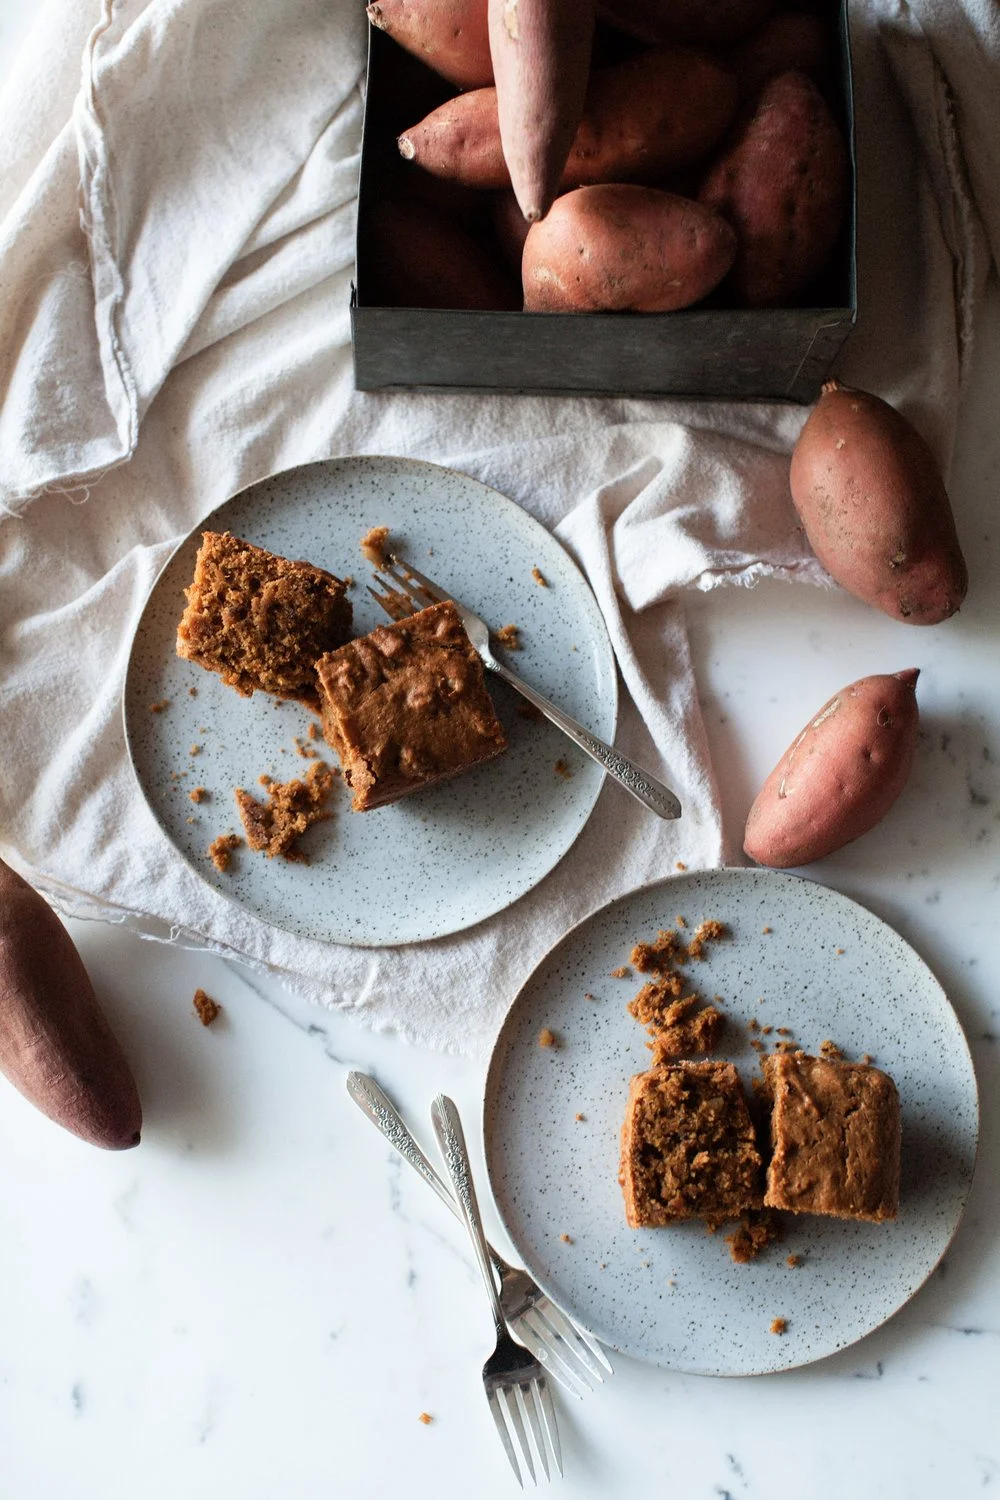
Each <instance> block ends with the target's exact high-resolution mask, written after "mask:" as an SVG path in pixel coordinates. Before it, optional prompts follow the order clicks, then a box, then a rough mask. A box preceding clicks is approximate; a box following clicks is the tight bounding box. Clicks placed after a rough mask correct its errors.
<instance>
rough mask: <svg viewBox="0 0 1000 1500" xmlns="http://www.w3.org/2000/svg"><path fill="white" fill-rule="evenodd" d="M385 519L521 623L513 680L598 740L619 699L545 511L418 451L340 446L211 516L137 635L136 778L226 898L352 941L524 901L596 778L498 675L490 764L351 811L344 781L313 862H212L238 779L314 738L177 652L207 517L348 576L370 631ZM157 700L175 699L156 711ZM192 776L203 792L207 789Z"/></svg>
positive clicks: (283, 766)
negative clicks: (389, 454) (374, 570)
mask: <svg viewBox="0 0 1000 1500" xmlns="http://www.w3.org/2000/svg"><path fill="white" fill-rule="evenodd" d="M376 525H385V526H388V527H389V528H390V530H391V535H392V542H393V544H394V545H395V548H396V550H397V551H399V552H401V553H402V554H403V555H404V556H408V557H409V558H410V559H411V560H412V561H413V563H414V564H415V565H416V566H417V567H419V568H421V569H422V570H423V571H424V572H425V573H427V574H429V576H430V577H432V578H434V579H435V581H436V582H439V583H441V584H442V585H443V586H444V587H445V588H449V589H452V590H453V591H454V593H455V594H456V595H457V597H458V598H459V599H461V600H462V601H463V603H466V604H468V605H469V606H470V607H471V608H473V609H475V610H476V611H477V612H478V613H479V614H481V615H482V616H483V617H484V618H485V619H486V620H488V621H489V622H490V624H491V625H493V626H494V627H500V626H502V625H506V624H509V623H513V624H516V625H518V626H519V627H520V630H521V641H522V646H523V649H522V650H520V651H518V652H517V653H514V654H512V655H511V656H510V658H509V659H510V662H511V665H512V666H513V667H514V669H515V670H516V671H517V672H518V673H519V674H520V675H521V676H523V677H525V678H526V679H527V680H528V681H530V682H531V683H532V684H533V685H534V686H536V687H538V688H540V689H541V691H542V692H543V693H545V694H547V695H548V697H550V698H551V699H553V700H554V701H555V702H556V703H558V704H560V705H561V706H562V707H563V708H565V709H567V710H568V712H569V713H571V714H573V715H574V716H575V717H576V718H577V719H579V720H581V721H582V722H583V723H585V724H587V725H588V727H590V728H592V729H593V730H594V732H595V733H596V734H598V735H600V736H601V737H602V738H603V739H605V740H613V739H614V733H615V721H616V715H617V681H616V675H615V663H614V656H613V653H612V650H611V643H610V640H609V638H608V634H607V630H606V628H605V625H604V621H603V619H602V617H601V614H600V611H599V609H598V607H597V604H596V601H595V600H594V597H593V595H592V594H591V592H590V589H589V587H588V585H587V583H586V582H585V580H584V578H583V576H582V574H581V573H580V572H579V570H578V569H577V567H576V565H575V564H574V563H573V561H572V559H571V558H570V557H569V555H568V554H567V553H566V552H565V551H564V550H563V548H562V547H561V546H560V545H559V543H558V542H557V541H556V540H555V538H554V537H552V536H551V535H550V534H549V532H547V531H546V530H545V528H544V527H543V526H541V525H539V523H538V522H537V521H535V520H534V519H533V518H532V517H531V516H529V515H528V514H527V513H526V512H525V511H523V510H522V509H521V508H520V507H519V506H517V505H515V504H514V503H513V502H512V501H510V500H507V499H506V498H505V497H504V496H503V495H500V494H498V493H497V492H496V491H495V490H492V489H490V488H488V486H486V485H484V484H480V483H479V482H478V481H476V480H474V479H470V478H468V477H467V476H466V475H463V474H458V473H455V472H454V471H453V470H451V469H444V468H441V467H439V466H438V465H436V464H429V463H421V462H418V461H416V460H413V459H404V458H342V459H331V460H329V461H327V462H323V463H317V464H310V465H307V466H305V467H303V468H299V469H293V470H290V471H288V472H287V473H284V474H279V475H277V476H275V477H274V478H271V479H267V480H264V481H262V482H261V483H259V484H255V485H253V486H252V487H251V488H250V489H247V490H244V491H243V492H242V493H241V494H238V495H236V496H235V497H234V498H233V499H231V500H228V501H226V503H225V504H224V505H221V506H220V507H219V508H218V510H216V511H213V512H212V514H211V515H210V516H207V517H206V519H205V520H204V522H202V524H201V525H200V526H199V527H198V528H197V531H196V532H193V533H192V535H191V536H190V537H188V539H187V540H186V541H185V542H184V543H183V544H182V546H181V547H180V548H179V549H178V551H177V552H176V553H175V554H174V555H173V557H172V558H171V560H170V561H169V562H168V564H167V565H166V567H165V568H164V570H163V572H162V573H161V574H160V577H159V578H158V580H157V582H156V585H155V587H154V588H153V590H152V593H151V595H150V598H149V601H148V603H147V605H146V608H145V610H144V612H143V615H142V618H141V620H140V622H139V626H138V630H137V632H136V636H135V640H134V642H133V645H132V652H131V658H130V662H129V670H128V676H127V681H126V686H125V727H126V736H127V740H128V746H129V753H130V755H131V758H132V764H133V766H134V768H135V773H136V776H137V777H138V780H139V784H140V786H141V787H142V790H143V792H144V793H145V796H146V799H147V801H148V802H149V805H150V807H151V808H152V810H153V813H154V815H155V816H156V818H157V819H158V821H159V823H160V825H161V827H162V828H163V829H164V831H165V832H166V834H167V837H168V838H169V839H170V840H171V842H172V843H173V844H174V845H175V847H176V848H177V849H178V850H179V851H180V853H181V854H183V855H184V857H185V858H186V859H187V860H188V861H189V862H190V863H191V865H192V866H193V867H194V868H195V869H196V870H197V871H198V873H199V874H200V875H201V876H202V877H203V878H204V879H205V880H207V881H209V882H210V883H211V884H212V885H213V886H214V887H215V888H216V889H217V890H218V891H220V892H222V894H223V895H225V896H228V897H230V898H231V899H232V900H233V901H236V902H238V903H239V904H240V906H242V907H244V908H246V909H247V910H248V911H251V912H253V913H255V914H256V915H257V916H259V917H262V918H264V919H265V920H266V921H268V922H270V923H272V924H273V925H275V926H277V927H281V928H285V929H287V930H288V931H290V932H295V933H299V934H301V935H302V936H305V937H310V938H320V939H325V940H328V941H330V942H338V943H352V944H360V945H385V944H397V943H410V942H419V941H422V940H426V939H428V938H436V937H441V936H443V935H444V934H446V933H450V932H456V931H458V930H459V929H461V928H465V927H469V926H471V925H472V924H473V923H475V922H480V921H482V920H483V919H484V918H485V917H489V916H492V915H493V913H494V912H497V911H500V910H501V909H502V908H503V907H506V906H508V905H509V904H510V903H511V902H513V901H516V900H517V898H518V897H519V896H522V895H524V893H525V892H526V891H528V890H530V889H531V888H532V886H534V885H536V884H537V882H538V881H539V880H541V879H542V877H543V876H544V875H545V874H547V873H548V871H549V870H551V869H552V868H553V866H554V865H556V864H557V863H558V862H559V860H560V859H562V857H563V855H564V854H565V853H566V851H567V850H568V849H569V847H570V845H571V844H572V843H573V840H574V839H575V838H576V837H577V835H578V834H579V832H580V830H581V829H582V828H583V825H584V823H585V822H586V820H587V818H588V817H589V815H590V812H591V810H592V808H593V806H594V803H595V801H596V799H597V795H598V792H599V791H600V788H601V782H602V778H603V774H604V773H603V772H602V771H601V769H600V767H598V766H596V765H595V764H594V763H593V762H592V761H590V760H589V759H588V758H587V757H585V756H584V755H583V754H582V752H580V751H578V750H577V749H576V747H575V746H574V745H572V744H570V742H569V741H568V740H567V739H566V738H565V736H564V735H562V734H560V733H559V731H558V730H557V729H555V728H554V727H553V726H552V725H550V724H549V723H548V722H547V721H534V722H533V721H529V720H528V719H526V718H524V717H523V716H522V715H520V714H519V713H518V712H517V704H518V703H519V702H520V700H519V699H518V698H517V697H516V695H515V694H514V693H512V692H511V691H510V690H509V689H508V688H507V687H506V686H505V684H504V683H502V682H500V681H499V680H498V679H496V678H490V679H489V687H490V691H491V693H492V695H493V698H494V701H495V703H496V706H497V712H498V713H499V715H500V718H501V719H502V720H503V723H504V727H505V729H506V730H507V735H508V738H509V741H510V744H509V749H508V750H507V752H506V753H505V754H504V755H503V756H501V757H500V759H499V760H497V761H494V762H492V763H490V764H487V765H484V766H481V767H478V768H476V769H475V770H473V771H470V772H468V773H466V774H464V775H462V776H460V777H457V778H455V780H453V781H449V782H443V783H441V784H440V785H439V786H437V787H431V788H429V789H428V790H427V791H423V792H419V793H416V794H415V795H413V796H411V797H409V798H407V799H405V800H404V801H402V802H399V803H397V804H395V805H394V806H390V807H384V808H379V809H377V810H376V811H374V812H367V813H352V812H351V811H350V802H349V796H348V794H347V791H346V789H345V788H344V787H343V785H342V784H338V787H337V790H336V794H335V796H334V798H333V799H332V803H331V806H332V809H333V813H334V816H333V818H332V819H331V820H330V821H329V822H325V823H320V824H317V825H316V826H314V827H313V828H311V829H310V830H309V832H308V833H307V834H306V835H304V837H303V838H302V840H301V841H300V846H301V848H302V850H303V852H304V853H305V854H306V855H307V856H308V861H309V862H308V864H296V863H292V862H289V861H288V860H284V859H281V858H278V859H270V860H269V859H268V858H267V857H266V856H265V855H264V854H253V853H251V852H250V850H249V849H247V848H246V847H243V848H241V849H238V850H237V851H236V854H235V856H234V858H233V862H232V865H231V867H230V870H229V871H228V872H226V873H224V874H223V873H220V872H219V871H217V870H216V869H215V868H214V866H213V865H212V863H211V862H210V860H209V859H208V858H207V857H206V852H205V851H206V849H207V847H208V845H209V843H210V842H211V841H212V839H214V838H215V837H216V835H218V834H222V833H226V832H233V833H236V834H240V833H242V829H241V827H240V822H239V818H238V815H237V812H236V807H235V803H234V800H233V788H234V787H235V786H244V787H246V788H247V789H248V790H250V791H253V790H254V789H255V787H256V783H257V779H258V777H259V776H260V775H261V774H262V773H267V774H268V775H270V776H273V777H274V778H275V780H277V781H287V780H289V779H291V778H292V777H295V776H301V775H302V774H304V772H305V770H306V768H307V766H308V764H309V762H308V761H307V760H304V759H300V758H299V754H298V747H297V744H296V740H298V741H299V742H301V743H303V744H304V745H305V746H306V747H307V748H310V747H312V748H314V747H315V746H314V745H313V744H312V742H310V741H309V740H308V738H307V736H308V732H309V725H310V723H311V722H312V715H311V714H309V713H308V711H307V710H305V709H304V708H301V707H299V706H298V705H296V704H293V703H279V701H278V700H276V699H273V698H269V697H267V696H266V695H264V694H262V693H257V694H255V695H254V697H253V698H241V697H240V696H239V695H238V694H237V693H236V692H234V690H233V689H232V688H228V687H226V686H225V685H224V684H223V683H222V681H221V680H220V679H219V678H218V677H217V676H215V675H214V674H213V673H211V672H206V671H204V670H203V669H202V668H200V667H198V666H196V665H195V664H194V663H193V662H189V661H182V660H181V659H180V658H179V657H177V656H176V654H175V651H174V641H175V636H176V630H177V622H178V620H179V619H180V616H181V612H182V610H183V607H184V594H183V590H184V588H185V587H186V586H187V584H189V583H190V581H191V578H192V575H193V572H194V560H195V554H196V552H197V550H198V546H199V544H200V538H201V533H202V531H204V530H215V531H223V530H227V529H228V530H230V531H232V532H233V533H234V534H235V535H236V536H240V537H243V538H245V539H246V540H247V541H249V542H254V543H256V544H257V545H258V546H261V547H267V548H269V549H270V550H271V551H273V552H278V553H280V554H282V555H283V556H287V557H295V558H307V559H308V560H309V561H310V562H313V563H316V564H317V565H318V566H319V567H322V568H328V569H330V570H331V571H332V572H334V573H337V574H339V575H340V576H341V577H343V576H345V575H351V576H353V577H355V578H356V579H357V580H358V582H357V585H356V586H355V587H354V588H353V589H352V591H351V598H352V600H353V603H354V623H355V630H356V633H357V634H359V635H361V634H364V633H365V632H366V631H368V630H371V629H373V628H374V626H375V625H377V624H380V623H385V616H384V615H383V614H382V611H381V610H380V608H379V607H378V605H377V604H376V603H375V602H374V600H372V599H371V598H370V597H369V595H368V594H367V592H366V590H365V588H364V586H363V585H364V583H365V582H366V581H369V580H370V577H371V570H370V568H369V566H368V564H367V563H366V562H365V561H364V559H363V557H362V555H361V552H360V550H359V546H358V543H359V540H360V538H361V537H362V536H363V535H364V533H365V532H366V531H368V530H369V529H370V528H371V527H372V526H376ZM533 568H538V569H539V570H540V572H541V573H542V575H543V577H544V578H545V579H546V580H547V582H548V585H549V586H548V587H547V588H543V587H541V586H540V585H539V584H538V583H537V582H536V580H535V578H534V577H533V574H532V569H533ZM192 690H194V691H195V692H196V694H197V696H191V691H192ZM164 699H166V700H168V701H169V707H168V708H166V709H165V710H164V711H162V712H160V713H153V712H151V711H150V705H151V704H153V703H159V702H162V701H163V700H164ZM318 745H319V748H320V749H321V750H322V751H323V752H324V754H325V755H326V758H327V759H328V760H329V761H330V763H331V764H334V765H335V764H336V756H335V755H334V753H333V752H332V751H329V750H327V749H326V747H325V746H324V745H323V742H322V740H320V741H318ZM192 746H199V747H200V749H199V750H198V753H197V754H196V755H194V756H192V755H191V753H190V752H191V747H192ZM557 762H559V763H561V769H560V770H558V771H557V769H556V765H557ZM195 786H203V787H205V788H206V789H207V792H208V797H207V799H206V800H204V801H202V802H201V803H199V804H197V805H195V804H193V803H192V802H191V800H190V798H189V796H188V793H189V792H190V790H191V789H192V788H193V787H195ZM262 795H263V794H262Z"/></svg>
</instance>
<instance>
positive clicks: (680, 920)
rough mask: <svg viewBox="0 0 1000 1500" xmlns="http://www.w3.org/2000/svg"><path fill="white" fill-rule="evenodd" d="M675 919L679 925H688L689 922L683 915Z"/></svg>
mask: <svg viewBox="0 0 1000 1500" xmlns="http://www.w3.org/2000/svg"><path fill="white" fill-rule="evenodd" d="M674 921H675V922H676V923H677V925H678V927H686V926H687V922H686V921H685V919H684V918H683V917H675V918H674Z"/></svg>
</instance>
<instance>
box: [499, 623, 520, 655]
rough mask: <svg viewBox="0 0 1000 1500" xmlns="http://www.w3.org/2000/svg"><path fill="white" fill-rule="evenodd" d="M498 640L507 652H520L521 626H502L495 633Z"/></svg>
mask: <svg viewBox="0 0 1000 1500" xmlns="http://www.w3.org/2000/svg"><path fill="white" fill-rule="evenodd" d="M495 636H496V640H497V641H498V642H499V644H500V645H501V646H503V647H504V648H505V650H507V651H520V649H521V627H520V626H519V625H502V626H501V627H500V629H499V630H498V631H496V632H495Z"/></svg>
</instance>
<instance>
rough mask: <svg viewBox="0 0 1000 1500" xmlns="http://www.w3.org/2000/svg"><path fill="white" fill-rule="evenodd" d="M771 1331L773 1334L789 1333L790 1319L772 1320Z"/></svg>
mask: <svg viewBox="0 0 1000 1500" xmlns="http://www.w3.org/2000/svg"><path fill="white" fill-rule="evenodd" d="M770 1331H771V1333H787V1331H788V1319H787V1318H774V1319H773V1320H772V1322H771V1328H770Z"/></svg>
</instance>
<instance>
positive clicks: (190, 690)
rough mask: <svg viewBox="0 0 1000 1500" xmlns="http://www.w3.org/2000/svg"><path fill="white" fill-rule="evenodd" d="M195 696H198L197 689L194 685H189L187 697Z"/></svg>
mask: <svg viewBox="0 0 1000 1500" xmlns="http://www.w3.org/2000/svg"><path fill="white" fill-rule="evenodd" d="M197 696H198V689H197V688H196V687H189V688H188V697H189V698H197Z"/></svg>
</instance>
